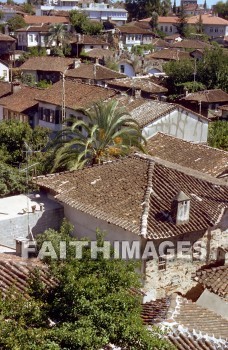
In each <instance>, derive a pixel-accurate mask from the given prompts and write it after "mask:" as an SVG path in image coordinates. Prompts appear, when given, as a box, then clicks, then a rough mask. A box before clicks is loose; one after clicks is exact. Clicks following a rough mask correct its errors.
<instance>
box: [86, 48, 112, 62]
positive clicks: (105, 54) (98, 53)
mask: <svg viewBox="0 0 228 350" xmlns="http://www.w3.org/2000/svg"><path fill="white" fill-rule="evenodd" d="M114 55H115V53H114V52H113V51H111V50H107V49H99V48H94V49H92V50H90V51H88V52H86V56H87V57H90V58H99V59H100V60H102V59H103V58H109V57H114Z"/></svg>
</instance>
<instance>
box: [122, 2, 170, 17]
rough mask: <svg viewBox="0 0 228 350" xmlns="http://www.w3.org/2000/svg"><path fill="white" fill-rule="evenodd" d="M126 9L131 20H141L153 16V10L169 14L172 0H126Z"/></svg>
mask: <svg viewBox="0 0 228 350" xmlns="http://www.w3.org/2000/svg"><path fill="white" fill-rule="evenodd" d="M125 7H126V10H127V11H128V15H129V20H130V21H132V20H139V19H143V18H148V17H151V16H152V14H153V12H156V13H157V14H158V15H160V16H167V14H168V13H169V11H170V9H171V1H170V0H126V2H125Z"/></svg>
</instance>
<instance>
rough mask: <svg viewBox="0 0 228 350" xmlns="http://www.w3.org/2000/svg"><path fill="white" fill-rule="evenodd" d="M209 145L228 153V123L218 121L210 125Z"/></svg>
mask: <svg viewBox="0 0 228 350" xmlns="http://www.w3.org/2000/svg"><path fill="white" fill-rule="evenodd" d="M208 145H209V146H211V147H216V148H220V149H223V150H224V151H228V123H227V121H216V122H213V123H210V124H209V133H208Z"/></svg>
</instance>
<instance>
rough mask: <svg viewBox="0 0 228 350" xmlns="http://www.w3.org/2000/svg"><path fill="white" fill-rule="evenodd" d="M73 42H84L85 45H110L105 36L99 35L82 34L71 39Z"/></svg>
mask: <svg viewBox="0 0 228 350" xmlns="http://www.w3.org/2000/svg"><path fill="white" fill-rule="evenodd" d="M71 42H72V43H78V44H84V45H109V44H108V43H107V42H106V41H105V40H104V38H102V37H100V36H98V35H93V36H92V35H86V34H82V35H80V36H78V37H75V38H74V39H72V40H71Z"/></svg>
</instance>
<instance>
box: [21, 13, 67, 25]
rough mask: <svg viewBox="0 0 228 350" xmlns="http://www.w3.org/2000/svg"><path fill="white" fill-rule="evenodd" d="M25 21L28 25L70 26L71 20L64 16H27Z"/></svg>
mask: <svg viewBox="0 0 228 350" xmlns="http://www.w3.org/2000/svg"><path fill="white" fill-rule="evenodd" d="M24 21H25V23H26V24H28V25H41V24H43V25H44V24H45V25H49V24H58V23H60V24H69V22H70V21H69V18H68V17H64V16H30V15H25V16H24Z"/></svg>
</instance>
